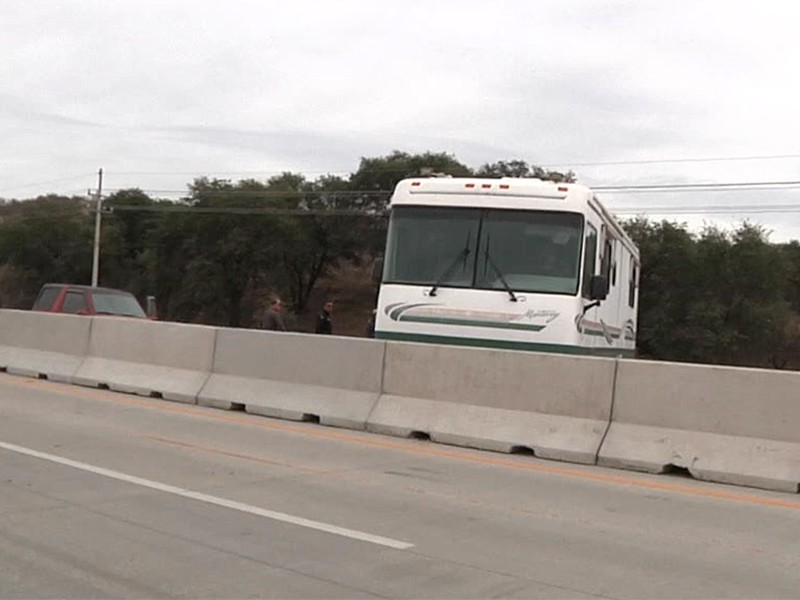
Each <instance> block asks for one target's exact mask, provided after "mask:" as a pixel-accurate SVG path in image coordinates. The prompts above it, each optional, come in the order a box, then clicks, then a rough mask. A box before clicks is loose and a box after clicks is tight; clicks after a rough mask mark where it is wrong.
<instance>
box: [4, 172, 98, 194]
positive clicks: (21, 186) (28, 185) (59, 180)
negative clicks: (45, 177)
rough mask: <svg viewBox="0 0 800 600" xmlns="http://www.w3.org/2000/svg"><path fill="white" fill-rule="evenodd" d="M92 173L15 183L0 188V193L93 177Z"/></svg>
mask: <svg viewBox="0 0 800 600" xmlns="http://www.w3.org/2000/svg"><path fill="white" fill-rule="evenodd" d="M94 175H95V173H88V174H87V173H84V174H82V175H73V176H72V177H62V178H60V179H51V180H49V181H40V182H38V183H26V184H23V185H15V186H14V187H10V188H5V189H2V190H0V194H4V193H6V192H9V191H12V190H22V189H25V188H32V187H38V186H42V185H50V184H53V183H63V182H65V181H73V180H75V179H80V178H83V177H93V176H94Z"/></svg>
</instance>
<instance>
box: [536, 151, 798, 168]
mask: <svg viewBox="0 0 800 600" xmlns="http://www.w3.org/2000/svg"><path fill="white" fill-rule="evenodd" d="M789 158H800V154H767V155H753V156H715V157H692V158H653V159H642V160H610V161H601V162H579V163H564V162H562V163H548V164H541V165H539V166H540V167H570V168H571V167H605V166H613V165H654V164H668V163H704V162H735V161H748V160H783V159H789Z"/></svg>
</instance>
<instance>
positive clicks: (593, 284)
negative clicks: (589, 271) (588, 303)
mask: <svg viewBox="0 0 800 600" xmlns="http://www.w3.org/2000/svg"><path fill="white" fill-rule="evenodd" d="M606 297H608V277H606V276H605V275H593V276H592V278H591V279H590V280H589V300H605V299H606Z"/></svg>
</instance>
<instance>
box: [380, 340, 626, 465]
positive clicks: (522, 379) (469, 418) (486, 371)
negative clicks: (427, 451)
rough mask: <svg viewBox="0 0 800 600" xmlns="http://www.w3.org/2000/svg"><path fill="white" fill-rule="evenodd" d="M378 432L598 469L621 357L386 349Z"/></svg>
mask: <svg viewBox="0 0 800 600" xmlns="http://www.w3.org/2000/svg"><path fill="white" fill-rule="evenodd" d="M385 364H386V367H385V370H384V384H383V389H384V394H383V395H382V396H381V397H380V399H379V400H378V404H377V405H376V407H375V410H373V412H372V414H371V415H370V417H369V419H368V421H367V429H368V430H369V431H373V432H376V433H385V434H390V435H399V436H403V437H409V436H415V435H424V436H429V437H430V439H431V440H433V441H437V442H442V443H446V444H454V445H459V446H467V447H474V448H481V449H486V450H495V451H500V452H514V451H517V450H521V449H529V450H533V452H534V454H535V455H536V456H538V457H541V458H550V459H556V460H564V461H569V462H578V463H586V464H594V462H595V460H596V457H597V451H598V449H599V447H600V442H601V440H602V438H603V435H604V433H605V432H606V429H607V426H608V420H609V418H610V411H611V399H612V391H613V387H614V368H615V364H614V360H613V359H604V358H589V357H577V356H565V355H554V354H539V353H532V352H513V351H504V350H487V349H476V348H459V347H454V346H434V345H423V344H407V343H395V342H388V343H387V348H386V361H385Z"/></svg>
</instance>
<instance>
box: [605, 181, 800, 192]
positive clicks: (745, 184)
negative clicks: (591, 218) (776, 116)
mask: <svg viewBox="0 0 800 600" xmlns="http://www.w3.org/2000/svg"><path fill="white" fill-rule="evenodd" d="M798 185H800V181H732V182H707V183H663V184H647V185H607V186H593V187H592V188H591V189H593V190H597V191H614V190H627V191H637V190H662V189H663V190H672V189H686V190H703V189H728V188H734V189H736V188H740V189H750V188H752V187H759V188H763V187H766V186H769V187H784V186H795V187H796V186H798Z"/></svg>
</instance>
